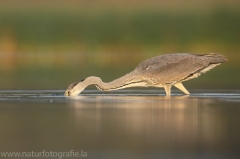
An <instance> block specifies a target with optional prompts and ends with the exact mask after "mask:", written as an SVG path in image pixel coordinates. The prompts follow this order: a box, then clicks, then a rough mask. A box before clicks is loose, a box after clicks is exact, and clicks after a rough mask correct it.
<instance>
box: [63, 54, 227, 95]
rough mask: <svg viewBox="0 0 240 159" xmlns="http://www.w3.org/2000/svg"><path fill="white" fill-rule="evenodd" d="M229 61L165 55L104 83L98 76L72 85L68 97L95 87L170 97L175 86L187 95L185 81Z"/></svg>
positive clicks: (208, 56) (217, 56)
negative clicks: (149, 90) (155, 90)
mask: <svg viewBox="0 0 240 159" xmlns="http://www.w3.org/2000/svg"><path fill="white" fill-rule="evenodd" d="M226 61H227V58H226V57H225V56H223V55H220V54H215V53H209V54H203V55H199V54H190V53H175V54H165V55H160V56H156V57H153V58H150V59H147V60H145V61H143V62H141V63H140V64H139V65H138V66H137V67H136V68H135V69H134V70H133V71H132V72H130V73H128V74H126V75H124V76H122V77H120V78H118V79H116V80H114V81H112V82H108V83H105V82H103V81H102V80H101V78H99V77H95V76H90V77H88V78H86V79H84V80H81V81H79V82H75V83H72V84H71V85H70V86H69V87H68V88H67V90H66V92H65V94H64V95H65V96H77V95H78V94H79V93H81V92H82V91H83V90H84V89H85V88H86V87H87V86H89V85H92V84H94V85H95V86H96V87H97V88H98V89H99V90H101V91H111V90H118V89H123V88H129V87H160V88H161V87H163V88H164V89H165V92H166V96H170V95H171V87H172V86H175V87H177V88H178V89H179V90H181V91H182V92H183V93H185V94H190V93H189V92H188V91H187V89H186V88H185V87H184V86H183V84H182V82H184V81H187V80H190V79H193V78H197V77H198V76H200V75H201V74H202V73H205V72H207V71H209V70H210V69H212V68H214V67H216V66H217V65H220V64H221V63H223V62H226Z"/></svg>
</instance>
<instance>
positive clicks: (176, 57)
mask: <svg viewBox="0 0 240 159" xmlns="http://www.w3.org/2000/svg"><path fill="white" fill-rule="evenodd" d="M215 55H218V54H215ZM219 59H220V60H219ZM222 59H223V58H222V57H214V55H213V54H205V55H194V54H187V53H185V54H166V55H162V56H157V57H154V58H151V59H148V60H145V61H143V62H142V63H140V64H139V65H138V66H137V68H136V69H138V70H139V71H141V72H142V76H143V78H144V79H145V80H147V81H149V82H151V83H152V84H163V85H164V84H172V83H175V82H179V81H185V80H189V79H191V78H196V77H198V76H199V75H200V74H201V73H203V72H206V71H208V70H210V69H211V68H213V67H215V66H216V65H218V64H220V63H222V62H224V60H222ZM225 61H226V60H225ZM212 64H215V66H213V65H212ZM209 66H211V68H209V69H207V68H208V67H209ZM201 71H203V72H201Z"/></svg>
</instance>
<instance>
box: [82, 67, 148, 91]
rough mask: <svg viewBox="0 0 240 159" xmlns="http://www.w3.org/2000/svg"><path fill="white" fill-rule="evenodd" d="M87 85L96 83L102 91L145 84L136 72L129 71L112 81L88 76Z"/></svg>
mask: <svg viewBox="0 0 240 159" xmlns="http://www.w3.org/2000/svg"><path fill="white" fill-rule="evenodd" d="M86 82H87V85H90V84H94V85H95V86H96V87H97V88H98V89H99V90H101V91H111V90H117V89H123V88H127V87H134V86H145V83H143V80H142V79H141V78H139V76H136V73H135V72H134V71H133V72H131V73H128V74H126V75H124V76H122V77H120V78H118V79H116V80H114V81H112V82H106V83H105V82H103V81H102V80H101V78H99V77H94V76H91V77H88V78H87V79H86Z"/></svg>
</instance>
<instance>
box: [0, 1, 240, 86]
mask: <svg viewBox="0 0 240 159" xmlns="http://www.w3.org/2000/svg"><path fill="white" fill-rule="evenodd" d="M3 2H5V1H3ZM15 2H16V3H13V4H12V3H9V2H8V3H6V2H5V4H6V5H0V80H1V83H0V89H64V88H65V87H67V85H68V84H70V83H71V82H74V81H77V80H80V79H81V78H85V77H86V76H90V75H95V76H100V77H102V78H103V80H104V81H110V80H112V79H114V78H117V77H119V76H121V75H123V74H125V73H127V72H129V71H131V70H132V69H134V67H135V66H136V65H137V64H138V63H139V62H141V61H142V60H145V59H146V58H149V57H152V56H157V55H159V54H165V53H175V52H192V53H209V52H217V53H221V54H224V55H226V56H227V57H228V58H229V62H228V63H227V64H224V65H222V66H220V67H219V68H216V70H214V71H211V73H207V74H206V75H203V76H202V77H200V78H199V79H195V80H192V81H191V82H188V83H189V84H188V87H192V88H199V86H200V88H239V86H240V84H239V82H238V80H239V79H240V74H239V70H240V69H239V62H240V59H239V58H240V55H239V54H238V53H239V52H240V46H239V44H240V10H239V9H238V7H237V5H238V6H239V3H238V2H236V3H231V4H235V5H227V4H228V3H226V4H225V3H223V4H222V5H219V4H218V5H216V6H215V5H214V3H211V5H209V4H208V3H207V1H203V2H202V3H200V4H201V6H200V7H198V6H192V5H189V6H188V5H187V4H188V2H189V1H187V0H186V1H184V4H185V5H184V4H181V6H176V5H172V6H173V7H171V4H169V3H167V5H166V4H164V3H163V4H164V5H165V6H166V7H164V5H163V6H161V7H158V6H157V5H159V6H160V5H161V3H160V2H157V1H154V3H153V4H154V5H152V6H151V5H150V6H149V5H147V4H148V3H146V2H144V1H140V2H141V3H139V4H138V5H136V6H135V5H134V4H135V3H138V2H137V1H135V3H134V1H133V2H132V3H130V4H129V5H127V4H125V3H127V1H126V2H125V3H119V4H118V3H117V4H115V5H112V6H108V5H107V4H108V3H107V2H108V1H107V0H105V1H103V2H105V3H103V4H102V7H101V5H100V7H99V6H97V5H93V4H94V3H93V4H87V5H86V4H85V3H83V2H82V3H80V2H78V1H76V2H75V1H71V3H70V4H71V5H69V4H68V3H67V1H66V2H65V1H64V0H62V1H60V2H61V3H60V4H59V5H55V3H53V1H51V3H50V2H48V1H43V2H42V3H41V5H40V7H38V5H37V4H36V5H34V3H30V1H28V0H26V1H23V2H25V3H26V4H21V3H20V2H17V1H15ZM63 2H64V3H63ZM161 2H165V1H161ZM0 3H1V2H0ZM48 3H49V5H48ZM205 3H206V4H205ZM229 3H230V2H229ZM29 4H30V5H29ZM43 4H44V5H43ZM75 5H79V6H75ZM81 5H82V6H81ZM177 5H180V4H179V3H177ZM91 6H94V7H91Z"/></svg>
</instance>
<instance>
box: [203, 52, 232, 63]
mask: <svg viewBox="0 0 240 159" xmlns="http://www.w3.org/2000/svg"><path fill="white" fill-rule="evenodd" d="M203 56H205V57H207V58H208V60H209V61H210V63H211V64H221V63H223V62H226V61H228V59H227V57H226V56H223V55H221V54H216V53H209V54H204V55H203Z"/></svg>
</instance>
